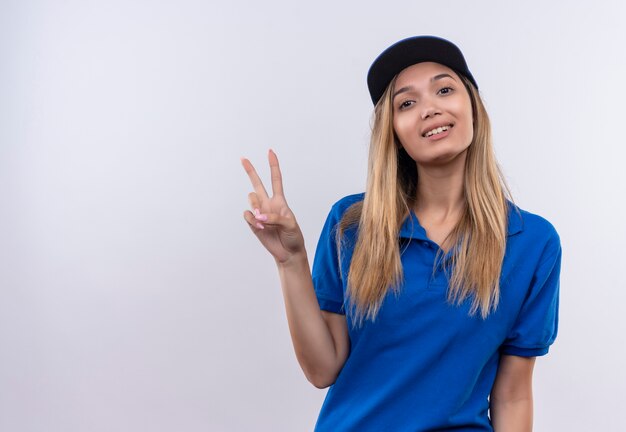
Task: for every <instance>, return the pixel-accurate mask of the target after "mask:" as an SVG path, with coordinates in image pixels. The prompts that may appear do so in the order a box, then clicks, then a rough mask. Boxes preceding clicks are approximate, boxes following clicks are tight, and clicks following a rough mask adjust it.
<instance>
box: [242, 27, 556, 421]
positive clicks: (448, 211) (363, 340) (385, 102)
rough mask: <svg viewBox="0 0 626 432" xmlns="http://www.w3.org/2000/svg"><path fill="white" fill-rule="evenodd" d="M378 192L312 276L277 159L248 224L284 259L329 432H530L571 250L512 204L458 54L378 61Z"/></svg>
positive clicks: (307, 367)
mask: <svg viewBox="0 0 626 432" xmlns="http://www.w3.org/2000/svg"><path fill="white" fill-rule="evenodd" d="M368 87H369V91H370V95H371V97H372V101H373V102H374V105H375V114H374V115H375V120H374V125H373V130H372V137H371V146H370V155H369V171H368V179H367V188H366V191H365V193H364V194H357V195H351V196H347V197H345V198H343V199H341V200H339V201H338V202H337V203H336V204H335V205H334V206H333V207H332V209H331V211H330V214H329V216H328V219H327V221H326V224H325V226H324V229H323V232H322V234H321V237H320V240H319V244H318V247H317V251H316V254H315V259H314V264H313V271H312V273H311V271H310V270H309V264H308V260H307V252H306V250H305V247H304V241H303V237H302V234H301V232H300V229H299V227H298V224H297V222H296V218H295V216H294V214H293V213H292V211H291V210H290V209H289V207H288V205H287V203H286V201H285V196H284V194H283V188H282V178H281V173H280V168H279V165H278V159H277V158H276V155H275V154H274V153H273V152H271V151H270V153H269V164H270V168H271V181H272V190H273V194H272V196H271V197H270V196H269V195H268V193H267V191H266V190H265V189H264V187H263V184H262V182H261V180H260V179H259V177H258V175H257V173H256V171H255V170H254V167H253V166H252V164H251V163H250V162H249V161H248V160H246V159H243V160H242V163H243V166H244V168H245V170H246V172H247V173H248V175H249V177H250V180H251V181H252V185H253V187H254V192H252V193H251V194H250V196H249V200H250V206H251V209H252V211H246V212H245V213H244V218H245V220H246V221H247V222H248V224H249V225H250V227H251V229H252V231H253V232H254V233H255V234H256V236H257V237H258V239H259V240H260V241H261V243H262V244H263V245H264V246H265V247H266V248H267V250H268V251H269V252H270V253H271V254H272V255H273V256H274V258H275V260H276V264H277V266H278V271H279V273H280V278H281V282H282V289H283V294H284V299H285V306H286V310H287V319H288V322H289V329H290V332H291V337H292V340H293V345H294V348H295V352H296V356H297V358H298V361H299V363H300V365H301V367H302V370H303V371H304V373H305V375H306V377H307V378H308V379H309V381H310V382H311V383H313V384H314V385H315V386H316V387H319V388H324V387H328V386H331V387H330V389H329V391H328V394H327V396H326V400H325V401H324V405H323V407H322V410H321V413H320V416H319V418H318V421H317V424H316V430H319V431H434V430H437V431H444V430H459V431H493V430H495V431H496V432H501V431H506V432H510V431H530V430H531V429H532V409H533V401H532V373H533V365H534V361H535V357H536V356H540V355H544V354H546V353H547V352H548V348H549V346H550V345H551V344H552V342H553V341H554V339H555V337H556V333H557V323H558V318H557V317H558V295H559V272H560V260H561V247H560V241H559V236H558V234H557V232H556V231H555V229H554V228H553V227H552V225H551V224H550V223H549V222H548V221H546V220H545V219H543V218H541V217H540V216H537V215H534V214H532V213H529V212H526V211H524V210H521V209H519V208H518V207H516V206H515V205H514V204H513V203H512V202H511V201H510V196H509V193H508V189H507V188H506V185H505V183H504V180H503V178H502V176H501V174H500V171H499V169H498V166H497V163H496V160H495V157H494V151H493V147H492V142H491V130H490V124H489V118H488V116H487V113H486V111H485V108H484V106H483V103H482V101H481V98H480V95H479V93H478V85H477V83H476V80H475V79H474V77H473V76H472V74H471V73H470V71H469V69H468V67H467V64H466V62H465V59H464V57H463V55H462V53H461V51H460V50H459V49H458V48H457V47H456V46H455V45H454V44H452V43H451V42H449V41H446V40H444V39H441V38H436V37H430V36H419V37H413V38H409V39H405V40H402V41H400V42H398V43H396V44H394V45H392V46H391V47H389V48H388V49H387V50H385V51H384V52H383V53H382V54H381V55H380V56H379V57H378V58H377V59H376V60H375V61H374V63H373V64H372V66H371V68H370V71H369V73H368Z"/></svg>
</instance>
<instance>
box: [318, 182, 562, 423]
mask: <svg viewBox="0 0 626 432" xmlns="http://www.w3.org/2000/svg"><path fill="white" fill-rule="evenodd" d="M362 199H363V194H358V195H351V196H348V197H345V198H343V199H341V200H340V201H339V202H337V203H336V204H335V205H334V206H333V207H332V209H331V211H330V214H329V216H328V219H327V221H326V224H325V225H324V229H323V231H322V234H321V237H320V240H319V244H318V246H317V251H316V254H315V259H314V263H313V270H312V273H313V283H314V287H315V292H316V295H317V299H318V302H319V304H320V308H321V309H322V310H326V311H330V312H334V313H339V314H345V312H346V309H347V303H345V298H346V281H347V273H348V270H349V266H350V260H351V258H352V252H353V248H354V244H355V241H356V229H355V228H350V229H348V230H347V231H346V232H345V233H344V239H343V240H344V244H343V246H342V248H343V249H342V263H341V264H342V265H341V271H340V267H339V262H338V258H337V249H336V243H335V233H336V228H337V223H338V222H339V221H340V220H341V217H342V215H343V213H344V212H345V210H346V209H347V208H348V207H349V206H350V205H351V204H353V203H355V202H357V201H361V200H362ZM507 234H508V235H507V247H506V254H505V257H504V263H503V268H502V275H501V279H500V289H501V296H500V304H499V306H498V309H497V310H496V311H495V312H493V313H492V314H491V315H489V316H488V318H487V319H485V320H483V319H482V318H481V317H480V312H478V313H477V314H476V315H474V316H469V314H468V311H469V309H470V306H471V299H468V300H466V301H465V302H464V303H462V304H461V305H460V306H456V305H452V304H449V303H448V302H447V301H446V293H447V290H448V280H447V278H446V275H445V273H444V272H443V271H442V269H441V267H440V266H438V267H437V269H436V271H435V273H434V274H433V265H434V262H435V256H436V253H437V250H438V246H437V245H436V244H435V243H434V242H432V241H431V240H429V239H428V237H427V236H426V232H425V230H424V228H423V227H422V226H421V225H420V224H419V221H418V220H417V217H416V216H415V214H414V213H411V214H410V215H409V217H407V219H406V220H405V221H404V223H403V225H402V228H401V231H400V239H399V244H400V250H401V251H402V254H401V259H402V265H403V269H404V282H403V285H402V286H401V287H400V289H399V292H398V293H397V294H395V293H393V292H392V291H391V290H390V292H389V293H388V295H387V297H386V298H385V299H384V302H383V304H382V306H381V309H380V311H379V314H378V316H377V318H376V320H375V321H374V322H371V321H365V323H364V324H363V325H362V326H361V327H358V326H354V325H353V321H352V317H351V314H350V313H348V314H347V315H346V319H347V323H348V329H349V336H350V354H349V356H348V359H347V360H346V363H345V364H344V366H343V369H342V370H341V372H340V373H339V376H338V377H337V380H336V382H335V383H334V384H333V385H332V386H331V387H330V388H329V390H328V394H327V395H326V399H325V401H324V404H323V406H322V409H321V412H320V415H319V418H318V420H317V424H316V427H315V430H316V431H333V432H340V431H359V432H365V431H377V432H380V431H435V430H437V431H439V430H455V431H493V428H492V426H491V422H490V419H489V416H488V410H489V400H488V396H489V394H490V393H491V389H492V387H493V383H494V380H495V377H496V372H497V369H498V363H499V360H500V356H501V354H511V355H517V356H524V357H533V356H540V355H544V354H546V353H547V352H548V348H549V346H550V345H551V344H552V343H553V342H554V339H555V337H556V334H557V325H558V302H559V273H560V265H561V245H560V240H559V236H558V234H557V232H556V230H555V229H554V227H553V226H552V225H551V224H550V223H549V222H548V221H546V220H545V219H543V218H541V217H540V216H537V215H534V214H532V213H529V212H526V211H523V210H520V211H519V213H518V212H517V211H515V210H514V208H513V205H511V206H510V208H509V214H508V233H507Z"/></svg>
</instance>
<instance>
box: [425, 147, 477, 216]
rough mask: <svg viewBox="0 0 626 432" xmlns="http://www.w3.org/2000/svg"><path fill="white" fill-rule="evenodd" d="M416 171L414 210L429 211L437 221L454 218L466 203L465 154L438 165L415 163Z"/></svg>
mask: <svg viewBox="0 0 626 432" xmlns="http://www.w3.org/2000/svg"><path fill="white" fill-rule="evenodd" d="M464 154H465V152H464ZM417 172H418V178H419V180H418V182H417V194H416V200H415V206H414V210H415V212H416V213H418V214H424V213H428V214H430V215H432V216H434V217H435V219H440V220H445V219H448V218H456V217H457V216H458V215H459V214H460V213H461V211H462V209H463V207H464V205H465V197H464V193H463V182H464V175H465V157H459V158H456V159H455V160H454V161H452V162H451V163H450V164H446V165H441V166H436V165H419V164H418V166H417Z"/></svg>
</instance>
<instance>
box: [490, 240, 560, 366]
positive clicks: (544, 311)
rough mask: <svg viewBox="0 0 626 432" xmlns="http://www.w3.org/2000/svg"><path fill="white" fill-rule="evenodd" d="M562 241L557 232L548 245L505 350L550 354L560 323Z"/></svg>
mask: <svg viewBox="0 0 626 432" xmlns="http://www.w3.org/2000/svg"><path fill="white" fill-rule="evenodd" d="M560 273H561V243H560V240H559V236H558V234H556V232H554V234H553V236H551V238H550V240H549V241H548V242H547V244H546V247H545V248H544V251H543V254H542V258H541V261H540V263H539V265H538V266H537V269H536V271H535V274H534V275H533V278H532V281H531V287H530V290H529V293H528V295H527V296H526V299H525V300H524V303H523V304H522V308H521V310H520V313H519V315H518V317H517V320H516V322H515V323H514V325H513V327H512V329H511V331H510V332H509V334H508V337H507V339H506V340H505V342H504V344H503V345H502V348H501V352H502V353H503V354H510V355H516V356H522V357H534V356H541V355H545V354H547V353H548V349H549V347H550V345H551V344H552V343H553V342H554V340H555V339H556V335H557V331H558V323H559V315H558V312H559V278H560Z"/></svg>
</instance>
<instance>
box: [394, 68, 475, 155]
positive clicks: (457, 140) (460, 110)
mask: <svg viewBox="0 0 626 432" xmlns="http://www.w3.org/2000/svg"><path fill="white" fill-rule="evenodd" d="M393 128H394V130H395V132H396V135H397V137H398V139H399V140H400V143H401V144H402V146H403V147H404V149H405V150H406V152H407V153H408V154H409V156H411V157H412V158H413V160H415V161H416V162H417V163H418V164H419V165H424V166H426V165H444V164H447V163H450V162H451V161H453V160H454V159H456V158H457V157H459V156H461V155H465V150H467V148H468V147H469V145H470V143H471V142H472V138H473V136H474V126H473V120H472V103H471V101H470V96H469V94H468V92H467V90H466V89H465V86H464V85H463V82H462V81H461V79H460V78H459V76H458V75H457V74H456V73H455V72H454V71H453V70H452V69H450V68H448V67H446V66H444V65H441V64H439V63H432V62H424V63H418V64H415V65H413V66H409V67H408V68H406V69H404V70H403V71H402V72H400V74H399V75H398V77H397V79H396V83H395V87H394V96H393Z"/></svg>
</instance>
